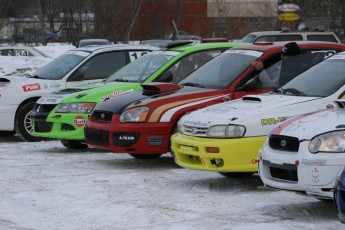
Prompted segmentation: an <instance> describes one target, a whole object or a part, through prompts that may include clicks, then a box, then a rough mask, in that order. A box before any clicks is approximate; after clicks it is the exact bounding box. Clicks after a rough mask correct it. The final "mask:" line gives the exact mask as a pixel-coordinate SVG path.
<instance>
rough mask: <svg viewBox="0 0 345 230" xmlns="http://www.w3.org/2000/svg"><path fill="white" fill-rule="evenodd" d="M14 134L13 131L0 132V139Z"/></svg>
mask: <svg viewBox="0 0 345 230" xmlns="http://www.w3.org/2000/svg"><path fill="white" fill-rule="evenodd" d="M14 134H16V132H15V131H0V137H11V136H13V135H14Z"/></svg>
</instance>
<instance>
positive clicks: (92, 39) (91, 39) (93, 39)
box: [80, 38, 109, 42]
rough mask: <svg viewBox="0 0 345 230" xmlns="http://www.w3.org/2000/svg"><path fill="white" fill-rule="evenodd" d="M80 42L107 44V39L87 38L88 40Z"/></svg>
mask: <svg viewBox="0 0 345 230" xmlns="http://www.w3.org/2000/svg"><path fill="white" fill-rule="evenodd" d="M80 41H81V42H91V41H95V42H96V41H101V42H103V41H104V42H109V41H108V40H107V39H103V38H88V39H81V40H80Z"/></svg>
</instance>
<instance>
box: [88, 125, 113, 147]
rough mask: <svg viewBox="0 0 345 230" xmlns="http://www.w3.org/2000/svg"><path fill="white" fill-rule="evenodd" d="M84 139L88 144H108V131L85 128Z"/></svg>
mask: <svg viewBox="0 0 345 230" xmlns="http://www.w3.org/2000/svg"><path fill="white" fill-rule="evenodd" d="M85 140H86V142H87V143H88V144H94V145H99V146H109V131H107V130H100V129H92V128H85Z"/></svg>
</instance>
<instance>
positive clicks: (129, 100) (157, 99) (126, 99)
mask: <svg viewBox="0 0 345 230" xmlns="http://www.w3.org/2000/svg"><path fill="white" fill-rule="evenodd" d="M158 85H159V87H158V88H157V89H154V90H152V89H151V88H150V87H151V86H153V84H152V83H151V84H146V85H143V87H144V88H143V90H142V91H137V92H132V93H129V94H123V95H120V96H118V97H114V98H111V99H109V100H106V101H104V102H103V103H102V104H100V105H99V106H98V107H97V108H96V110H102V111H109V112H112V113H122V112H123V111H124V110H125V109H128V108H130V107H136V106H141V105H148V104H151V103H159V104H164V101H165V100H167V99H169V100H174V98H177V97H181V94H182V95H184V96H187V97H188V95H191V94H193V93H197V92H209V91H211V89H205V88H198V87H191V86H180V85H177V84H171V83H167V84H166V83H158ZM163 85H166V86H167V87H165V89H162V87H161V86H163ZM213 91H214V90H213Z"/></svg>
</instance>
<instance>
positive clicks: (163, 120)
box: [160, 95, 224, 122]
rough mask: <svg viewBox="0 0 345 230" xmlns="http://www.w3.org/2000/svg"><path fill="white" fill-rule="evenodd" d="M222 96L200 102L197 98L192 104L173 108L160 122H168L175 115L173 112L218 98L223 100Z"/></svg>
mask: <svg viewBox="0 0 345 230" xmlns="http://www.w3.org/2000/svg"><path fill="white" fill-rule="evenodd" d="M223 96H224V95H220V96H215V97H211V98H207V99H204V100H201V101H200V98H199V99H198V101H194V102H192V103H188V104H183V105H180V106H178V107H174V108H172V109H170V110H168V111H166V112H165V113H164V114H163V116H162V117H161V119H160V122H169V121H170V119H171V117H172V116H173V115H174V114H175V112H176V111H178V110H180V109H183V108H186V107H189V106H193V105H198V104H202V103H205V102H208V101H212V100H216V99H218V98H223Z"/></svg>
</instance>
